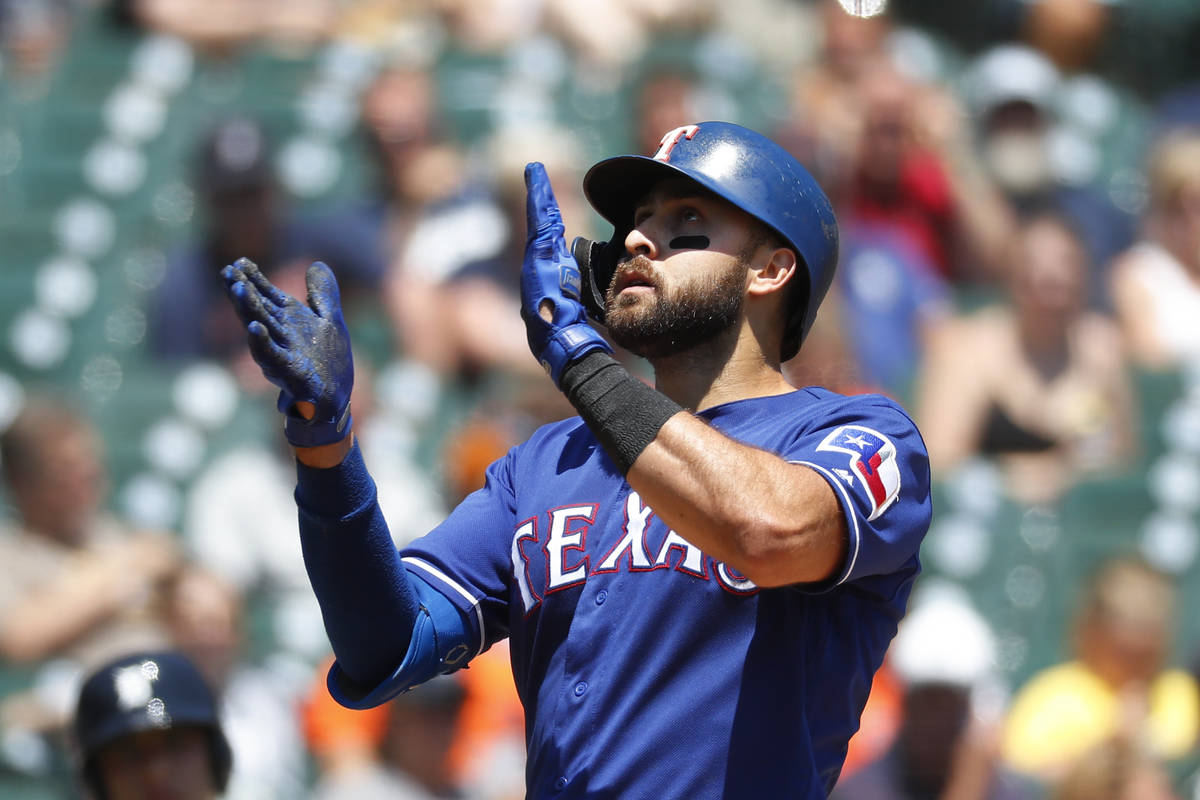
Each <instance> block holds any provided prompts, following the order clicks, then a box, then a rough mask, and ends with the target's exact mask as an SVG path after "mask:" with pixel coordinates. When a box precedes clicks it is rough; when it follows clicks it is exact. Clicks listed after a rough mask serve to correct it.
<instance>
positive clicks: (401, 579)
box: [296, 445, 419, 687]
mask: <svg viewBox="0 0 1200 800" xmlns="http://www.w3.org/2000/svg"><path fill="white" fill-rule="evenodd" d="M296 504H297V506H298V507H299V511H300V543H301V549H302V550H303V553H304V565H305V568H306V569H307V570H308V576H309V580H310V581H311V582H312V587H313V591H314V592H315V593H316V595H317V600H318V602H319V603H320V606H321V616H322V618H323V619H324V621H325V630H326V633H328V635H329V641H330V644H331V645H332V646H333V651H334V654H335V655H336V656H337V659H338V663H339V664H340V665H341V667H342V669H343V670H344V671H345V673H346V674H347V675H348V676H349V677H350V678H351V679H352V680H353V681H354V682H355V683H357V684H360V685H361V686H363V687H370V686H372V685H374V684H376V683H378V682H379V681H381V680H383V679H384V678H386V677H387V676H388V675H390V674H391V673H392V671H393V670H395V668H396V667H397V666H399V665H400V663H401V661H402V660H403V659H404V654H405V652H406V650H407V649H408V641H409V634H410V631H411V628H412V623H413V621H414V620H415V618H416V615H417V612H418V608H419V604H418V601H417V599H416V595H415V593H414V592H413V589H412V586H411V584H410V583H409V579H408V575H407V573H406V572H405V570H404V567H403V565H402V564H401V562H400V554H399V553H398V552H397V551H396V547H395V545H394V544H393V543H392V538H391V534H390V533H389V531H388V527H387V523H386V522H385V521H384V518H383V514H382V512H381V511H380V510H379V503H378V502H377V500H376V495H375V483H374V481H373V480H372V479H371V476H370V474H369V473H368V472H367V469H366V465H365V464H364V463H363V460H362V454H361V452H360V451H359V449H358V447H357V445H351V446H350V448H349V450H348V452H347V454H346V457H345V458H344V459H342V460H340V461H339V462H338V464H337V465H336V466H334V467H330V468H324V469H322V468H314V467H312V466H310V465H307V464H305V463H304V462H302V461H301V462H299V463H298V465H297V486H296Z"/></svg>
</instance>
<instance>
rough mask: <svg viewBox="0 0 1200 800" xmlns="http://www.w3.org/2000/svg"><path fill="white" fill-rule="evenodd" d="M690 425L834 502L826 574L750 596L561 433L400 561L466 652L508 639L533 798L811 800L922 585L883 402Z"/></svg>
mask: <svg viewBox="0 0 1200 800" xmlns="http://www.w3.org/2000/svg"><path fill="white" fill-rule="evenodd" d="M699 416H701V417H703V418H705V419H707V420H708V421H709V422H710V423H711V424H712V425H714V426H715V427H717V428H718V429H720V430H722V431H723V432H724V433H726V434H727V435H729V436H731V437H733V438H735V439H738V440H740V441H743V442H746V443H748V444H751V445H754V446H757V447H761V448H764V449H766V450H770V451H772V452H775V453H777V454H779V455H780V456H782V457H783V458H785V459H787V460H789V461H792V462H795V463H797V464H802V465H805V466H807V467H808V468H811V469H813V470H816V471H817V472H818V473H819V474H821V475H822V476H823V477H824V478H825V479H826V481H828V482H829V484H830V485H832V486H833V487H834V490H835V493H836V495H837V497H838V499H839V501H840V504H841V506H842V510H843V513H844V515H845V518H846V527H847V530H848V533H849V540H848V543H847V545H848V546H847V554H846V560H845V564H844V566H843V569H842V570H841V573H840V574H838V575H837V576H836V577H835V578H833V579H832V580H830V581H829V582H828V583H827V584H824V585H820V586H792V587H784V588H770V589H764V588H760V587H757V586H755V585H754V584H753V583H752V582H750V581H749V580H747V579H746V578H745V576H743V575H741V574H739V573H738V572H737V571H736V570H734V569H732V568H730V567H729V566H728V565H726V564H723V563H721V562H718V561H716V560H714V559H713V558H712V557H710V556H709V555H708V554H706V553H704V552H702V551H701V550H700V549H699V548H697V547H695V546H694V545H693V544H691V543H690V542H688V540H687V532H686V531H674V530H670V529H669V528H668V526H666V525H665V524H664V523H663V522H662V521H661V520H659V519H658V517H657V516H656V515H655V514H654V510H653V508H651V507H650V506H649V505H647V504H646V503H645V502H644V501H643V499H642V498H641V497H640V496H639V495H638V494H637V492H635V491H633V490H631V489H630V487H629V485H628V484H627V483H626V482H625V480H624V479H623V478H622V477H621V475H620V474H619V473H618V472H617V470H616V469H615V468H614V466H613V464H612V462H611V461H610V460H609V459H608V457H607V456H606V455H605V454H604V452H603V450H602V449H601V447H600V446H599V444H598V443H597V442H596V439H595V437H594V436H593V435H592V434H591V433H590V431H589V430H588V429H587V427H586V426H584V425H583V423H582V422H580V420H578V419H571V420H565V421H563V422H559V423H555V424H552V425H549V426H546V427H544V428H542V429H540V430H539V431H538V432H536V433H535V434H534V435H533V436H532V437H531V438H530V439H529V440H528V441H527V442H525V443H524V444H522V445H519V446H518V447H516V448H514V449H513V450H512V451H511V452H510V453H509V454H508V456H506V457H505V458H503V459H501V460H500V461H497V462H496V463H495V464H493V465H492V466H491V467H490V468H489V470H488V478H487V484H486V486H485V487H484V488H483V489H481V490H480V491H478V492H476V493H475V494H473V495H471V496H470V497H469V498H467V500H466V501H465V502H464V503H463V504H461V505H460V506H459V507H458V509H456V510H455V512H454V513H453V514H451V515H450V517H449V518H448V519H447V520H446V521H445V522H444V523H443V524H442V525H441V526H439V528H438V529H436V530H435V531H434V532H433V533H431V534H430V535H429V536H427V537H423V538H422V539H418V540H417V541H416V542H414V543H412V544H411V545H410V546H409V547H407V548H405V550H404V551H403V553H402V555H403V557H404V563H405V565H406V567H407V569H408V570H409V573H410V575H412V576H413V577H414V578H416V579H419V580H422V581H425V582H427V583H428V584H429V585H430V586H432V587H434V588H436V589H437V590H438V591H440V592H441V593H442V594H444V595H446V596H447V597H451V598H453V599H454V601H455V602H456V604H458V606H459V608H460V610H461V611H462V612H463V613H464V614H466V615H467V616H468V617H469V618H470V619H471V620H472V622H473V630H472V635H473V636H474V637H476V638H475V640H474V641H473V642H472V643H471V646H470V647H468V648H467V649H469V650H471V651H472V652H475V651H478V650H482V649H484V648H486V647H488V646H490V645H491V644H492V643H494V642H496V641H498V640H499V639H501V638H503V637H505V636H507V637H509V638H510V645H511V653H512V661H513V673H514V677H515V679H516V683H517V687H518V692H519V694H520V696H521V699H522V702H523V703H524V705H525V709H526V718H527V727H526V731H527V744H528V766H527V771H528V779H529V791H530V794H529V796H530V797H537V798H550V797H553V798H558V797H564V798H565V797H581V796H587V797H621V798H626V797H645V796H647V795H646V794H645V787H648V786H653V787H657V788H656V792H655V794H654V797H655V798H669V797H679V798H684V797H687V798H707V797H712V798H717V797H741V796H747V792H748V791H750V789H749V787H744V786H743V787H730V786H726V784H725V781H726V776H727V775H729V776H733V775H749V774H762V775H768V774H769V775H772V776H775V777H773V778H772V780H773V781H776V782H775V783H772V785H770V786H764V787H754V790H753V792H752V794H753V796H762V797H790V796H797V797H817V796H824V794H825V793H826V792H827V791H828V790H829V788H830V787H831V786H832V784H833V782H834V781H835V780H836V777H837V772H838V769H839V768H840V765H841V762H842V758H843V756H844V748H845V743H846V741H847V740H848V739H849V737H850V735H851V734H852V733H853V731H854V729H855V728H856V727H857V724H858V722H857V721H858V715H859V713H860V711H861V708H862V705H863V704H864V703H865V701H866V697H867V693H868V690H869V687H870V681H871V676H872V675H873V674H874V671H875V669H876V668H877V667H878V666H879V663H880V662H881V661H882V659H883V654H884V651H885V650H886V647H887V643H888V642H889V640H890V639H891V637H892V635H893V634H894V633H895V629H896V625H897V620H898V619H899V618H900V616H901V615H902V613H903V610H904V607H905V604H906V602H907V598H908V593H909V589H910V587H911V583H912V580H913V579H914V577H915V576H916V574H917V572H918V571H919V565H918V562H917V557H916V555H915V554H916V551H917V547H918V544H919V539H920V536H921V535H922V532H923V531H924V529H925V527H927V525H928V519H929V514H930V506H929V474H928V467H927V459H926V455H925V448H924V445H923V444H922V442H921V439H920V436H919V434H918V433H917V431H916V428H915V427H914V426H913V424H912V422H911V420H910V419H909V418H908V417H907V415H905V413H904V412H903V411H902V410H901V409H900V408H899V407H898V406H897V405H895V404H894V403H892V402H891V401H890V400H887V399H885V398H883V397H879V396H858V397H843V396H841V395H838V394H835V393H833V392H829V391H826V390H824V389H817V388H809V389H803V390H799V391H796V392H792V393H789V394H784V395H778V396H772V397H760V398H751V399H746V400H739V401H735V402H732V403H727V404H725V405H721V406H717V407H715V408H711V409H707V410H705V411H703V412H701V413H700V415H699ZM518 485H519V486H520V487H521V491H520V492H517V491H516V488H515V487H517V486H518ZM531 487H535V488H531ZM779 687H788V688H787V690H786V691H781V690H780V689H779ZM696 731H703V735H688V732H696ZM797 742H800V743H803V744H804V745H805V746H803V747H798V746H797ZM797 753H804V754H811V756H809V755H806V756H805V757H804V758H798V757H797V755H796V754H797ZM780 765H785V766H784V767H782V768H781V766H780Z"/></svg>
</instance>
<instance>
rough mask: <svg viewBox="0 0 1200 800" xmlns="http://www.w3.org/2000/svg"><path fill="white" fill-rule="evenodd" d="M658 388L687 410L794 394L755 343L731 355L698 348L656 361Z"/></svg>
mask: <svg viewBox="0 0 1200 800" xmlns="http://www.w3.org/2000/svg"><path fill="white" fill-rule="evenodd" d="M654 377H655V387H656V388H657V389H658V390H659V391H660V392H662V393H663V394H665V395H666V396H667V397H670V398H671V399H672V400H674V401H675V402H676V403H679V404H680V405H681V406H683V407H684V408H689V409H692V410H693V411H703V410H704V409H706V408H711V407H713V406H718V405H721V404H722V403H729V402H732V401H734V400H745V399H746V398H750V397H767V396H770V395H776V394H784V393H786V392H790V391H793V390H794V387H793V386H792V385H791V384H789V383H788V382H787V381H786V380H785V379H784V377H783V375H782V373H781V372H780V369H779V364H778V363H773V362H771V361H770V360H769V359H766V358H764V356H763V353H762V351H761V350H760V349H759V348H758V347H756V346H754V345H753V344H752V343H749V342H746V341H740V342H738V344H737V345H736V346H735V347H734V348H733V350H732V352H730V351H729V350H727V349H724V348H715V347H699V348H695V349H693V350H688V351H686V352H683V353H679V354H677V355H674V356H670V357H668V358H662V359H656V360H655V361H654Z"/></svg>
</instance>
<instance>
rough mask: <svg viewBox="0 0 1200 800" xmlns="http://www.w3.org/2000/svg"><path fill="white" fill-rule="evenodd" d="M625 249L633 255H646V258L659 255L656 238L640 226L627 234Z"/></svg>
mask: <svg viewBox="0 0 1200 800" xmlns="http://www.w3.org/2000/svg"><path fill="white" fill-rule="evenodd" d="M625 249H626V250H628V251H629V254H630V255H633V256H645V257H646V258H656V257H657V256H658V247H657V246H656V245H655V244H654V238H653V237H652V236H651V235H649V234H648V233H647V232H646V231H644V230H642V229H641V228H639V227H635V228H634V229H633V230H631V231H630V232H629V233H628V234H627V235H626V236H625Z"/></svg>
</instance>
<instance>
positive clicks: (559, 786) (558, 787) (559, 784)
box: [554, 775, 567, 792]
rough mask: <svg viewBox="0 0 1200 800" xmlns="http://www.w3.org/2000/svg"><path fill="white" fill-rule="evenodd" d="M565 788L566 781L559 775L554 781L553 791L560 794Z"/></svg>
mask: <svg viewBox="0 0 1200 800" xmlns="http://www.w3.org/2000/svg"><path fill="white" fill-rule="evenodd" d="M565 788H567V779H566V778H565V777H564V776H562V775H560V776H559V777H558V778H557V779H555V781H554V791H556V792H561V791H562V790H563V789H565Z"/></svg>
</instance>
